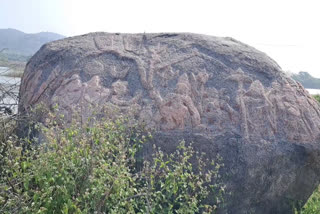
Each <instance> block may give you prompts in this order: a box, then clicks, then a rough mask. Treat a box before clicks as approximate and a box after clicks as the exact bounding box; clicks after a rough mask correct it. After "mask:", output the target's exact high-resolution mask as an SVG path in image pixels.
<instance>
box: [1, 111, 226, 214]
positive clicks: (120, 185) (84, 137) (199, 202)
mask: <svg viewBox="0 0 320 214" xmlns="http://www.w3.org/2000/svg"><path fill="white" fill-rule="evenodd" d="M60 119H61V121H62V120H63V118H60ZM57 121H58V122H57ZM89 124H90V125H89ZM127 124H128V123H127V121H126V120H125V119H122V118H118V119H116V120H115V121H96V120H90V121H89V122H88V124H86V125H84V124H79V123H76V122H75V123H73V125H70V126H69V127H68V128H61V127H62V126H61V127H60V125H59V118H58V117H56V116H54V117H53V120H51V122H50V125H43V124H38V125H37V126H38V128H39V130H41V132H40V133H41V134H40V135H39V139H40V138H41V141H42V142H43V141H45V143H35V142H39V139H34V141H33V142H31V140H30V139H28V138H25V139H18V138H17V137H15V136H13V135H12V136H10V137H8V138H6V139H4V140H5V145H6V152H5V153H4V154H3V156H2V157H1V159H2V163H1V165H2V171H1V174H0V190H1V191H0V213H64V214H65V213H213V212H214V211H215V210H216V208H217V205H218V204H219V201H221V200H222V195H221V193H222V192H223V188H222V187H221V185H217V184H214V180H215V178H217V177H218V172H219V168H220V167H221V165H219V163H212V165H211V166H208V165H207V164H206V163H207V161H205V159H204V156H203V154H198V153H196V152H195V151H194V150H193V148H192V147H191V146H186V145H185V143H184V142H181V143H180V145H179V147H178V148H177V150H176V151H175V152H174V153H173V154H170V155H169V154H168V155H167V154H164V153H163V152H162V151H161V150H160V149H159V148H156V147H154V148H155V149H156V150H155V153H154V155H153V156H152V157H151V159H150V160H151V161H147V160H145V161H144V162H143V163H139V162H138V161H137V159H138V158H137V152H138V150H139V148H141V146H142V143H144V142H146V141H147V140H148V139H149V138H150V137H151V136H150V135H149V134H148V135H147V136H146V135H144V134H143V133H144V132H142V130H141V129H139V128H137V127H135V126H134V127H133V126H128V125H127ZM64 127H65V126H64ZM2 143H3V142H2ZM194 160H195V161H196V164H192V162H193V161H194ZM209 197H210V198H209ZM208 199H210V200H208ZM213 199H214V200H213Z"/></svg>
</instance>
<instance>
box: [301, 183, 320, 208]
mask: <svg viewBox="0 0 320 214" xmlns="http://www.w3.org/2000/svg"><path fill="white" fill-rule="evenodd" d="M296 213H299V214H315V213H320V187H318V188H317V189H316V190H315V191H314V193H313V194H312V195H311V197H310V198H309V200H308V201H307V203H306V204H305V205H304V206H303V208H302V210H301V211H299V212H298V211H296Z"/></svg>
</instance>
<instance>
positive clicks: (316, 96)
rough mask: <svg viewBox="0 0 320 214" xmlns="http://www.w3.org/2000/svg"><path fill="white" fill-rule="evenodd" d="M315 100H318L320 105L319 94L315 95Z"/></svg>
mask: <svg viewBox="0 0 320 214" xmlns="http://www.w3.org/2000/svg"><path fill="white" fill-rule="evenodd" d="M313 98H314V99H316V100H317V101H318V102H319V103H320V95H319V94H316V95H313Z"/></svg>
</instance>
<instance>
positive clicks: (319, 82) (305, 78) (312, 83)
mask: <svg viewBox="0 0 320 214" xmlns="http://www.w3.org/2000/svg"><path fill="white" fill-rule="evenodd" d="M289 75H290V77H291V78H292V79H294V80H296V81H298V82H300V83H301V84H302V85H303V87H305V88H313V89H320V79H318V78H315V77H313V76H311V75H310V74H309V73H308V72H303V71H301V72H299V73H298V74H294V73H290V74H289Z"/></svg>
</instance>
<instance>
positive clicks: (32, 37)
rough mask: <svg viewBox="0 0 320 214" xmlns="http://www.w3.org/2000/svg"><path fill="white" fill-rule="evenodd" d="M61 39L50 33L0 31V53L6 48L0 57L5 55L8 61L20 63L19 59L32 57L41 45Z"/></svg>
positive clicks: (59, 36)
mask: <svg viewBox="0 0 320 214" xmlns="http://www.w3.org/2000/svg"><path fill="white" fill-rule="evenodd" d="M63 38H65V36H62V35H59V34H56V33H50V32H41V33H35V34H27V33H24V32H22V31H19V30H15V29H0V51H1V50H2V49H3V48H6V50H4V51H2V53H1V54H2V55H4V54H5V55H6V56H7V58H9V59H8V60H18V61H20V60H19V58H20V59H21V60H23V58H26V57H30V56H32V55H33V54H34V53H35V52H37V51H38V50H39V49H40V47H41V46H42V45H43V44H45V43H47V42H51V41H54V40H58V39H63ZM15 58H17V59H15Z"/></svg>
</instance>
